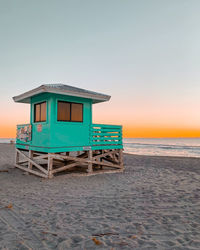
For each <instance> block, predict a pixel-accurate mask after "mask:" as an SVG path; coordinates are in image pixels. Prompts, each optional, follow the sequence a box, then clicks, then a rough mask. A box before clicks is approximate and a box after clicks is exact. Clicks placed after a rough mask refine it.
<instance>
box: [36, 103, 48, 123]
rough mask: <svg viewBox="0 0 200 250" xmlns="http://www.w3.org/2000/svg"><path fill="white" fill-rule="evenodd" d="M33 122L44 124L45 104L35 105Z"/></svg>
mask: <svg viewBox="0 0 200 250" xmlns="http://www.w3.org/2000/svg"><path fill="white" fill-rule="evenodd" d="M34 107H35V108H34V111H35V112H34V113H35V117H34V122H45V121H46V102H41V103H37V104H35V106H34Z"/></svg>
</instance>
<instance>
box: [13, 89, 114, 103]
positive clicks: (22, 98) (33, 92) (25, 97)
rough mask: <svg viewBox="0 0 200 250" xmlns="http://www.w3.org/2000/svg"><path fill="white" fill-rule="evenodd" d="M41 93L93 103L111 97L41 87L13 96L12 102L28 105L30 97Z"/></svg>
mask: <svg viewBox="0 0 200 250" xmlns="http://www.w3.org/2000/svg"><path fill="white" fill-rule="evenodd" d="M42 93H53V94H60V95H68V96H75V97H81V98H87V99H92V101H93V103H99V102H106V101H109V100H110V97H111V96H109V95H93V94H89V93H84V94H83V93H76V92H74V91H69V90H67V91H65V90H62V91H60V90H59V89H58V90H55V89H51V88H47V87H46V86H44V85H42V86H40V87H38V88H36V89H33V90H30V91H28V92H26V93H24V94H21V95H18V96H14V97H13V100H14V101H15V102H20V103H30V101H31V97H32V96H35V95H38V94H42Z"/></svg>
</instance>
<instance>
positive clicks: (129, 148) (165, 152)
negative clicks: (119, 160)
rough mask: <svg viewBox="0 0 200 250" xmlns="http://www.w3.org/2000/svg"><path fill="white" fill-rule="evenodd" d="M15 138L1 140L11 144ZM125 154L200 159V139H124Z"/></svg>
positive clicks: (0, 140) (0, 139)
mask: <svg viewBox="0 0 200 250" xmlns="http://www.w3.org/2000/svg"><path fill="white" fill-rule="evenodd" d="M10 140H14V141H15V139H13V138H6V139H5V138H0V143H10ZM123 143H124V152H125V153H130V154H137V155H157V156H184V157H200V138H124V139H123Z"/></svg>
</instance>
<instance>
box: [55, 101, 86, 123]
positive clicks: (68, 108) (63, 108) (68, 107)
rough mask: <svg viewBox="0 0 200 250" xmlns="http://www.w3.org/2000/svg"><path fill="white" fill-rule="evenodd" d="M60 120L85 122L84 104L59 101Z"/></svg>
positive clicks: (58, 113)
mask: <svg viewBox="0 0 200 250" xmlns="http://www.w3.org/2000/svg"><path fill="white" fill-rule="evenodd" d="M57 119H58V121H68V122H83V104H82V103H71V102H62V101H58V112H57Z"/></svg>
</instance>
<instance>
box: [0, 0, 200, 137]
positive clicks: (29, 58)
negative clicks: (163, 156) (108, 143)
mask: <svg viewBox="0 0 200 250" xmlns="http://www.w3.org/2000/svg"><path fill="white" fill-rule="evenodd" d="M199 9H200V1H199V0H162V1H161V0H84V1H82V0H42V1H41V0H34V1H27V0H17V1H16V0H0V137H7V138H8V137H15V134H16V124H20V123H21V124H23V123H28V122H29V119H30V117H29V112H30V111H29V108H30V107H29V105H28V104H18V103H14V102H13V100H12V97H13V96H15V95H18V94H21V93H24V92H26V91H28V90H30V89H33V88H35V87H38V86H39V85H41V84H45V83H64V84H69V85H73V86H76V87H80V88H85V89H89V90H93V91H97V92H102V93H105V94H109V95H111V96H112V97H111V100H110V101H109V102H105V103H102V104H96V105H94V107H93V122H95V123H106V124H122V125H123V134H124V137H200V98H199V97H200V70H199V69H200V32H199V27H200V15H199Z"/></svg>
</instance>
